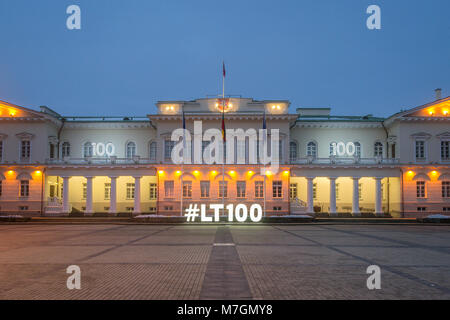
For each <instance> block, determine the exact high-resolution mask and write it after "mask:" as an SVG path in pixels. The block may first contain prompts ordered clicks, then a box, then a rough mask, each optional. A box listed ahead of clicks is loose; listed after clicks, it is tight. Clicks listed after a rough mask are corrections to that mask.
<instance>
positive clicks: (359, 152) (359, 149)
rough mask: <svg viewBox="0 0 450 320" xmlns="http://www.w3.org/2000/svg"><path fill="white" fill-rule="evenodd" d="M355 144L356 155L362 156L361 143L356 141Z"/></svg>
mask: <svg viewBox="0 0 450 320" xmlns="http://www.w3.org/2000/svg"><path fill="white" fill-rule="evenodd" d="M353 144H354V145H355V156H356V157H361V143H359V142H358V141H356V142H354V143H353Z"/></svg>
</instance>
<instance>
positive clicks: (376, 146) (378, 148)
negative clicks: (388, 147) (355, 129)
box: [373, 142, 383, 157]
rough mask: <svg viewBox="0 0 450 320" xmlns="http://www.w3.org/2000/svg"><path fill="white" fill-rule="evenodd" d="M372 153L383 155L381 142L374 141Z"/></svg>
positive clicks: (376, 155)
mask: <svg viewBox="0 0 450 320" xmlns="http://www.w3.org/2000/svg"><path fill="white" fill-rule="evenodd" d="M373 155H374V156H375V157H382V156H383V144H382V143H381V142H375V144H374V146H373Z"/></svg>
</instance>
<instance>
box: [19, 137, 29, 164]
mask: <svg viewBox="0 0 450 320" xmlns="http://www.w3.org/2000/svg"><path fill="white" fill-rule="evenodd" d="M30 157H31V141H30V140H22V141H20V159H21V160H23V161H28V160H30Z"/></svg>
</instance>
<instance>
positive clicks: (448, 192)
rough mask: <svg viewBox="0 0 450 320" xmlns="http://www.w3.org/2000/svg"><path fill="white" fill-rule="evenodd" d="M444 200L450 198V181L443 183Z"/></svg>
mask: <svg viewBox="0 0 450 320" xmlns="http://www.w3.org/2000/svg"><path fill="white" fill-rule="evenodd" d="M442 198H450V181H442Z"/></svg>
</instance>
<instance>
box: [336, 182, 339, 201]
mask: <svg viewBox="0 0 450 320" xmlns="http://www.w3.org/2000/svg"><path fill="white" fill-rule="evenodd" d="M337 199H340V198H339V183H336V200H337Z"/></svg>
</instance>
